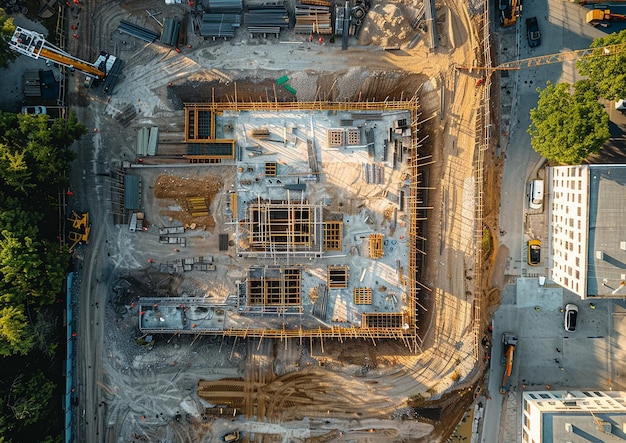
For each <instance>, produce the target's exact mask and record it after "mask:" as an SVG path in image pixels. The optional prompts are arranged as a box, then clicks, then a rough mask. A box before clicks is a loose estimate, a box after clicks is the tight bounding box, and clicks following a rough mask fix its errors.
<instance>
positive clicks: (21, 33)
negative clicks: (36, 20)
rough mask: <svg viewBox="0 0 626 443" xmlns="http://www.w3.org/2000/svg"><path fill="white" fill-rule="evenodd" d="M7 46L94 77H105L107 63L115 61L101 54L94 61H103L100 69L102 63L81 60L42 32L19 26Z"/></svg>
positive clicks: (29, 55) (113, 58)
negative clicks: (47, 39)
mask: <svg viewBox="0 0 626 443" xmlns="http://www.w3.org/2000/svg"><path fill="white" fill-rule="evenodd" d="M9 47H10V48H11V49H13V50H14V51H17V52H19V53H20V54H23V55H26V56H28V57H31V58H34V59H39V58H43V59H45V60H49V61H51V62H53V63H58V64H60V65H63V66H67V67H68V68H70V69H77V70H79V71H81V72H84V73H85V74H87V75H89V76H92V77H95V78H96V79H103V78H105V77H106V75H107V72H108V69H107V68H109V65H111V66H112V65H113V63H114V61H115V57H113V56H109V55H108V54H107V55H106V57H104V59H103V55H101V56H100V57H99V58H98V60H97V61H96V62H102V61H104V62H105V63H104V69H102V63H100V64H99V65H95V64H92V63H89V62H86V61H84V60H81V59H79V58H78V57H74V56H73V55H71V54H68V53H67V52H65V51H63V50H62V49H61V48H58V47H56V46H54V45H53V44H51V43H49V42H48V41H46V39H45V38H44V36H43V35H42V34H39V33H38V32H35V31H29V30H28V29H24V28H20V27H17V28H16V29H15V32H14V33H13V36H12V37H11V41H10V42H9ZM109 59H112V60H109Z"/></svg>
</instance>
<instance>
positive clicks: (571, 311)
mask: <svg viewBox="0 0 626 443" xmlns="http://www.w3.org/2000/svg"><path fill="white" fill-rule="evenodd" d="M577 319H578V306H576V305H575V304H573V303H568V304H567V305H565V330H566V331H568V332H574V331H575V330H576V320H577Z"/></svg>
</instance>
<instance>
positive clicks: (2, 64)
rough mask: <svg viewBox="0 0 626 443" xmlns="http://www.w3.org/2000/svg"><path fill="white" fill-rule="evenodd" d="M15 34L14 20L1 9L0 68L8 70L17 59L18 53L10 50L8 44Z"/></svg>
mask: <svg viewBox="0 0 626 443" xmlns="http://www.w3.org/2000/svg"><path fill="white" fill-rule="evenodd" d="M13 32H15V25H14V24H13V19H12V18H10V17H8V16H7V13H6V12H5V10H4V9H2V8H0V40H2V43H0V68H6V67H7V66H9V63H10V62H12V61H13V60H15V59H16V58H17V53H16V52H15V51H13V50H12V49H10V48H9V45H8V42H9V41H10V40H11V37H12V36H13Z"/></svg>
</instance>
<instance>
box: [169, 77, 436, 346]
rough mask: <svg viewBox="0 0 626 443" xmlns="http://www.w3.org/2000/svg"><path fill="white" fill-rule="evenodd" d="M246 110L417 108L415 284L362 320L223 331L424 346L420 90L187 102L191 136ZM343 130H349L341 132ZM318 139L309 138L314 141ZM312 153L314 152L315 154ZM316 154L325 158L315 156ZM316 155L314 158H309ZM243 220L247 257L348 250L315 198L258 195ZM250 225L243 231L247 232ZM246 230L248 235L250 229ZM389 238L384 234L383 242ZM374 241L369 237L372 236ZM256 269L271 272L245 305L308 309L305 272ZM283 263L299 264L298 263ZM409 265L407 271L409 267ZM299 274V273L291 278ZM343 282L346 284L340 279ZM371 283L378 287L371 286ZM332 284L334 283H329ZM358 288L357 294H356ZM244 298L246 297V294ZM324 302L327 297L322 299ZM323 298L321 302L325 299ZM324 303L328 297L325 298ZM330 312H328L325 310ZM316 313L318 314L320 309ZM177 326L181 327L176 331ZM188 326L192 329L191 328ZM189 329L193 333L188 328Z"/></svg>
mask: <svg viewBox="0 0 626 443" xmlns="http://www.w3.org/2000/svg"><path fill="white" fill-rule="evenodd" d="M239 111H262V112H288V111H300V112H302V111H308V112H316V111H321V112H339V111H348V112H352V114H353V118H361V119H366V120H379V119H380V117H381V114H382V113H383V112H394V111H395V112H397V111H409V112H410V113H411V122H410V128H411V132H410V141H409V143H407V146H406V147H405V149H406V156H405V160H406V162H407V166H408V170H409V174H408V175H409V181H410V183H409V188H408V191H407V192H404V191H403V192H402V195H401V198H402V201H401V208H402V209H401V210H403V209H405V208H406V210H407V212H408V213H409V215H410V216H409V221H408V229H407V240H408V245H409V246H408V247H409V253H408V265H407V268H404V267H403V268H402V272H403V276H402V280H403V281H404V282H406V284H407V292H406V307H405V309H404V310H403V311H402V312H391V313H379V312H372V313H364V314H363V317H362V319H363V321H362V323H361V325H360V326H359V325H357V324H347V325H346V324H340V325H337V324H330V325H328V324H326V323H324V324H323V325H320V326H319V327H316V328H306V327H304V326H302V325H299V326H292V327H286V326H285V325H284V324H283V327H282V328H280V327H279V328H271V327H262V326H259V327H257V328H254V327H251V326H250V325H249V324H247V325H246V326H235V325H233V324H229V325H228V326H226V325H224V328H223V330H222V331H221V334H222V335H223V336H231V337H241V338H264V337H265V338H276V339H281V340H282V339H287V338H296V339H300V340H301V341H302V340H303V339H305V338H309V339H310V340H313V339H319V340H320V341H321V342H322V347H323V340H324V339H338V340H339V341H341V342H343V340H344V339H349V338H367V339H371V340H372V343H373V344H374V346H375V345H376V340H377V339H394V340H402V341H403V342H404V343H405V345H406V346H407V347H408V348H409V349H411V350H414V351H415V352H417V350H418V349H419V341H421V338H420V337H419V335H418V326H417V317H418V315H419V312H418V306H419V307H420V309H423V308H421V305H420V304H419V295H420V293H421V291H422V290H430V288H428V287H427V286H426V285H424V284H423V283H421V282H420V281H419V280H420V275H421V265H422V263H423V261H424V256H425V252H424V250H425V247H424V242H425V238H424V236H423V231H424V229H423V228H424V226H423V225H424V223H425V221H426V219H427V213H428V210H429V209H432V208H429V207H427V206H426V198H427V195H426V194H425V193H424V191H423V190H424V189H425V188H424V184H423V183H422V177H421V175H420V171H421V168H422V167H423V166H424V165H425V164H427V162H426V161H425V159H424V158H421V157H420V153H419V149H418V148H419V138H418V126H419V123H418V118H419V116H420V114H419V107H418V100H417V97H412V98H411V99H409V100H398V101H384V102H323V101H314V102H295V101H294V102H276V101H275V102H271V101H267V102H240V101H238V99H237V96H236V88H235V96H234V100H233V101H229V102H220V103H218V102H211V103H187V104H185V141H187V142H192V143H198V142H209V141H212V140H214V137H215V118H216V116H217V115H220V114H222V113H224V112H239ZM336 132H337V133H335V132H333V133H332V134H331V138H332V139H333V140H334V143H346V142H347V143H353V142H355V141H356V138H355V137H356V133H355V134H351V133H345V132H344V131H336ZM340 134H341V135H340ZM309 143H313V142H312V141H311V140H307V144H309ZM309 157H311V153H309ZM315 160H317V159H316V158H315ZM311 161H312V159H311V158H309V162H311ZM310 166H311V169H312V170H313V171H314V173H318V170H317V166H316V165H310ZM273 167H274V165H271V164H267V165H265V172H266V175H267V176H272V174H273V173H274V169H273ZM231 207H232V208H233V210H234V208H236V204H235V200H231ZM246 211H247V212H246V214H245V218H244V220H245V221H244V222H243V223H237V224H236V229H237V237H238V238H246V239H247V241H248V244H245V242H244V243H243V244H242V245H239V244H238V250H237V253H238V254H239V255H240V256H248V257H259V258H273V259H274V260H276V259H278V258H287V259H290V258H298V259H302V258H316V257H317V258H319V257H322V256H323V253H324V252H325V251H327V250H341V248H342V245H341V242H342V237H343V231H342V222H341V221H335V220H327V221H325V220H324V217H323V214H324V213H323V206H322V205H314V204H310V203H309V202H307V201H304V200H302V199H300V200H293V199H290V198H287V199H286V200H285V201H271V200H261V198H260V197H258V198H257V201H256V202H250V203H249V205H248V208H247V209H246ZM240 231H243V232H240ZM242 234H243V235H242ZM377 241H378V240H377V239H374V240H373V243H374V245H373V246H374V247H373V248H370V249H371V251H375V253H378V254H382V253H383V248H382V247H380V248H378V247H377V244H378V243H377ZM380 243H382V240H381V242H380ZM368 246H369V242H368ZM255 269H256V271H255V272H260V271H259V269H262V270H263V273H264V274H263V276H262V277H258V276H256V274H254V273H253V274H249V275H248V281H247V283H246V284H244V285H242V286H244V287H245V289H244V292H243V294H242V293H241V292H240V295H239V300H240V301H243V302H244V303H245V306H243V307H242V306H239V310H240V312H241V311H243V312H244V313H245V312H253V311H260V312H262V313H268V312H275V313H279V314H280V313H285V312H291V313H297V312H298V310H300V312H301V310H302V307H301V305H300V302H301V300H300V298H301V293H300V291H301V289H300V280H299V278H301V276H300V277H296V276H295V275H294V276H290V277H288V279H287V280H285V277H284V276H283V277H277V278H274V277H268V275H267V272H268V269H269V268H268V267H264V268H255ZM279 269H299V268H296V267H289V266H287V267H286V268H279ZM405 271H406V274H404V272H405ZM328 272H329V276H328V281H327V283H328V286H326V285H323V286H325V287H341V285H342V284H344V283H343V281H344V279H346V280H347V278H348V275H347V274H348V268H347V267H341V266H338V267H335V268H333V269H332V272H333V274H332V275H330V274H331V269H330V268H329V270H328ZM291 278H293V280H290V279H291ZM336 285H339V286H336ZM363 289H369V290H370V293H371V288H363ZM326 291H327V290H326ZM356 295H357V294H356V293H355V298H356ZM242 297H243V299H242ZM318 301H319V300H318ZM359 301H368V300H367V291H366V292H365V293H364V294H359ZM318 304H320V303H317V301H316V305H318ZM320 306H321V304H320ZM318 314H319V315H321V316H324V317H325V315H324V313H323V312H322V311H320V312H319V313H318ZM314 316H315V315H314ZM175 332H176V331H175ZM182 333H185V332H184V331H183V332H182ZM187 333H188V332H187ZM195 333H198V334H203V333H206V334H214V333H215V332H214V331H206V332H205V331H195Z"/></svg>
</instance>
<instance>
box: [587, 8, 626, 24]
mask: <svg viewBox="0 0 626 443" xmlns="http://www.w3.org/2000/svg"><path fill="white" fill-rule="evenodd" d="M624 20H626V15H624V14H613V13H611V10H610V9H592V10H591V11H589V12H588V13H587V15H586V16H585V21H586V22H587V23H588V24H590V25H591V26H602V27H605V28H608V27H609V26H611V23H610V22H612V21H624Z"/></svg>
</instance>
